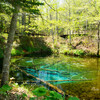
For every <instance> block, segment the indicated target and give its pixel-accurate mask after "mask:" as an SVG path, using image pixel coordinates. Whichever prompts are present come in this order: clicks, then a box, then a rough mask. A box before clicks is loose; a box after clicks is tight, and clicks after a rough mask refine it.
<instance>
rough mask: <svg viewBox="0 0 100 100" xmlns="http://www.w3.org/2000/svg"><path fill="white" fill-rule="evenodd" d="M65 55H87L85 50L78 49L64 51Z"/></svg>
mask: <svg viewBox="0 0 100 100" xmlns="http://www.w3.org/2000/svg"><path fill="white" fill-rule="evenodd" d="M63 53H64V54H68V55H75V56H85V55H86V53H85V51H84V50H78V49H76V50H75V49H71V50H69V49H67V50H64V51H63Z"/></svg>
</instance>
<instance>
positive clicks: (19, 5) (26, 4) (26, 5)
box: [1, 0, 43, 86]
mask: <svg viewBox="0 0 100 100" xmlns="http://www.w3.org/2000/svg"><path fill="white" fill-rule="evenodd" d="M4 3H9V4H11V5H12V6H13V8H12V10H14V11H13V15H12V19H11V24H10V31H9V34H8V39H7V44H6V48H5V52H4V60H3V69H2V78H1V86H2V85H4V84H7V83H8V81H9V66H10V58H11V49H12V45H13V41H14V35H15V31H16V24H17V17H18V12H19V9H22V10H25V11H27V12H30V13H34V14H39V10H38V9H36V8H35V9H31V10H30V8H32V7H33V6H35V5H36V6H38V5H41V4H43V3H39V2H37V0H35V1H33V0H27V1H26V0H20V1H19V0H15V1H13V0H4Z"/></svg>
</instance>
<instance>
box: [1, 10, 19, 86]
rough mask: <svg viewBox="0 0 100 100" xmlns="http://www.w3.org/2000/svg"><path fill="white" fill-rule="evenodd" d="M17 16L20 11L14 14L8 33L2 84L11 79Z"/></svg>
mask: <svg viewBox="0 0 100 100" xmlns="http://www.w3.org/2000/svg"><path fill="white" fill-rule="evenodd" d="M16 10H18V9H16ZM17 16H18V13H15V12H14V13H13V16H12V20H11V24H10V31H9V34H8V39H7V44H6V48H5V51H4V60H3V69H2V78H1V86H2V85H4V84H7V83H8V81H9V66H10V58H11V49H12V45H13V40H14V35H15V30H16V24H17Z"/></svg>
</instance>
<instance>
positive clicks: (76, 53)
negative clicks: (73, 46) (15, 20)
mask: <svg viewBox="0 0 100 100" xmlns="http://www.w3.org/2000/svg"><path fill="white" fill-rule="evenodd" d="M84 54H85V52H84V51H83V50H76V51H74V55H78V56H82V55H84Z"/></svg>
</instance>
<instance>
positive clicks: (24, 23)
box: [22, 13, 26, 35]
mask: <svg viewBox="0 0 100 100" xmlns="http://www.w3.org/2000/svg"><path fill="white" fill-rule="evenodd" d="M22 25H24V29H23V30H22V35H23V32H25V30H26V14H25V13H22Z"/></svg>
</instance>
